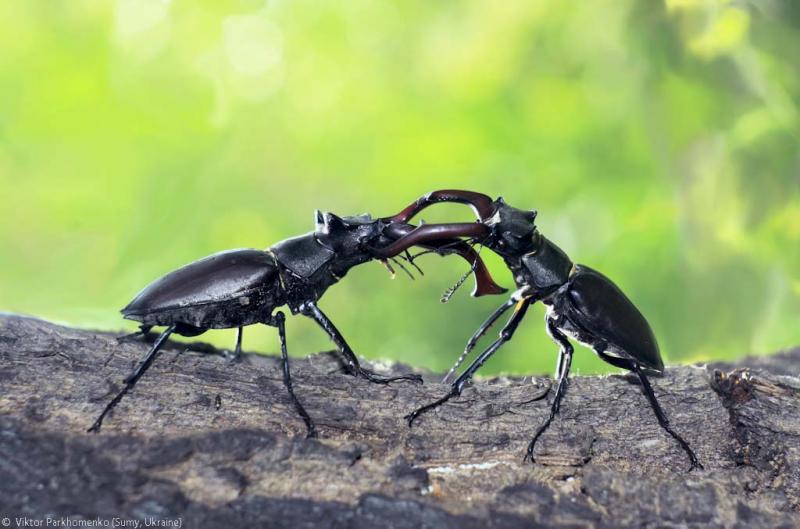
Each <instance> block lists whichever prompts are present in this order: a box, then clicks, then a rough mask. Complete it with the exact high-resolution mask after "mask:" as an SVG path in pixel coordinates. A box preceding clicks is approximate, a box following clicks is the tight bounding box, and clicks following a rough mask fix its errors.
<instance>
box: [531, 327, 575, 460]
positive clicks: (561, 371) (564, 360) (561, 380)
mask: <svg viewBox="0 0 800 529" xmlns="http://www.w3.org/2000/svg"><path fill="white" fill-rule="evenodd" d="M547 334H549V335H550V337H551V338H552V339H553V341H554V342H556V343H557V344H558V345H559V346H560V347H561V349H560V351H559V353H558V370H557V374H558V386H557V387H556V394H555V396H554V397H553V405H552V406H551V407H550V416H549V417H548V418H547V420H546V421H545V422H544V424H543V425H541V426H540V427H539V429H538V430H536V433H535V434H534V436H533V439H531V442H530V443H529V444H528V451H527V453H526V454H525V458H524V460H527V459H530V460H531V463H534V462H535V459H534V457H533V449H534V447H535V446H536V441H538V440H539V437H540V436H541V435H542V434H543V433H544V431H545V430H547V428H548V427H549V426H550V423H551V422H553V417H555V416H556V414H557V413H558V412H559V410H560V408H561V399H562V398H563V397H564V393H565V392H566V390H567V381H568V379H569V368H570V366H571V365H572V353H573V351H574V349H573V347H572V344H571V343H569V340H568V339H567V337H566V336H565V335H564V333H562V332H561V331H559V330H558V328H557V327H556V324H555V323H554V322H553V320H552V319H550V318H548V319H547Z"/></svg>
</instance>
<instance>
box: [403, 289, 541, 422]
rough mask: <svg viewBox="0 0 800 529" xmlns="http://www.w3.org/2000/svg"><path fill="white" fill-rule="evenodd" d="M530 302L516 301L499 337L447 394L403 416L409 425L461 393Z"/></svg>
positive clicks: (510, 332) (510, 333)
mask: <svg viewBox="0 0 800 529" xmlns="http://www.w3.org/2000/svg"><path fill="white" fill-rule="evenodd" d="M531 303H532V300H531V298H523V299H521V300H519V301H517V306H516V308H515V309H514V313H513V314H512V315H511V317H510V318H509V319H508V323H506V325H505V326H504V327H503V330H501V331H500V337H499V338H498V339H497V340H495V341H494V342H492V345H490V346H489V347H488V348H487V349H486V350H485V351H484V352H482V353H481V355H480V356H479V357H478V358H476V359H475V360H474V361H473V362H472V363H471V364H470V365H469V367H468V368H467V369H466V370H465V371H464V372H463V373H462V374H461V376H459V377H458V378H457V379H456V381H455V382H453V385H452V386H450V391H449V392H448V393H447V395H445V396H444V397H442V398H440V399H439V400H437V401H434V402H432V403H430V404H426V405H425V406H422V407H421V408H418V409H416V410H415V411H413V412H411V413H409V414H408V415H406V416H405V417H404V418H405V419H406V421H408V426H409V427H411V426H413V425H414V421H415V420H416V419H417V418H418V417H419V416H420V415H422V414H423V413H426V412H428V411H430V410H432V409H434V408H438V407H439V406H441V405H442V404H444V403H445V402H447V401H448V400H450V399H452V398H453V397H458V396H459V395H461V391H462V390H463V389H464V385H465V384H466V383H467V382H468V381H469V380H470V379H471V378H472V377H473V375H475V372H476V371H477V370H478V369H480V368H481V366H482V365H483V364H484V363H486V361H487V360H488V359H489V358H490V357H491V356H492V355H493V354H494V353H495V352H496V351H497V350H498V349H499V348H500V346H501V345H503V344H504V343H506V342H508V341H509V340H511V338H512V337H513V336H514V331H516V330H517V327H518V326H519V323H520V322H521V321H522V318H524V317H525V313H526V312H527V311H528V307H529V306H530V304H531ZM503 307H505V305H503V306H502V307H501V308H500V309H498V311H497V312H500V311H502V312H505V310H504V309H503ZM502 312H500V314H502ZM495 314H496V313H495ZM493 316H494V315H493ZM498 317H499V316H498ZM491 319H492V318H490V320H491ZM495 319H496V318H495Z"/></svg>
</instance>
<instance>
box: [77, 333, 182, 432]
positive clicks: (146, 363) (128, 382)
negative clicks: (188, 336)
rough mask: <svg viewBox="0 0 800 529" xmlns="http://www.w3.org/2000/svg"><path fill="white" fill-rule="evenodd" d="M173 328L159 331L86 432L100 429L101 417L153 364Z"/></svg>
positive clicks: (112, 407)
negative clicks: (137, 363)
mask: <svg viewBox="0 0 800 529" xmlns="http://www.w3.org/2000/svg"><path fill="white" fill-rule="evenodd" d="M174 330H175V325H170V326H169V327H167V328H166V330H164V332H162V333H161V336H159V337H158V339H156V341H155V342H154V343H153V345H152V346H151V347H150V350H149V351H148V352H147V354H146V355H145V357H144V360H142V362H141V363H140V364H139V365H138V366H137V367H136V369H134V370H133V373H131V374H130V375H128V376H127V377H126V378H125V380H124V382H125V386H124V387H123V388H122V389H121V390H120V392H119V393H117V395H116V396H115V397H114V398H113V399H112V400H111V402H109V403H108V404H107V405H106V407H105V409H104V410H103V413H101V414H100V416H99V417H97V420H95V421H94V424H92V425H91V426H90V427H89V429H88V430H87V432H92V433H97V432H99V431H100V427H101V426H102V425H103V419H105V417H106V415H108V413H109V412H110V411H111V410H113V409H114V407H115V406H116V405H117V404H119V401H120V400H122V397H123V396H125V394H126V393H127V392H128V391H130V390H131V389H133V386H134V385H136V382H137V381H138V380H139V379H140V378H141V377H142V375H144V372H145V371H147V369H148V368H149V367H150V366H151V365H152V364H153V361H154V360H155V359H156V356H157V355H158V352H159V350H160V349H161V347H162V346H163V345H164V344H165V343H166V341H167V338H169V335H170V334H172V332H173V331H174Z"/></svg>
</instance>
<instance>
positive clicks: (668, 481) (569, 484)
mask: <svg viewBox="0 0 800 529" xmlns="http://www.w3.org/2000/svg"><path fill="white" fill-rule="evenodd" d="M509 347H513V344H512V345H511V346H509ZM192 348H193V349H197V348H199V349H201V350H202V352H196V351H192V350H187V346H186V345H185V344H179V343H175V342H170V344H169V345H168V346H167V348H166V349H165V350H164V353H163V354H162V356H161V357H159V358H158V359H157V361H156V363H155V364H154V366H153V368H152V369H151V370H150V372H148V374H147V375H146V376H145V377H144V378H143V379H142V381H141V382H140V383H139V384H138V385H137V386H136V388H135V389H134V390H133V392H131V393H130V394H128V395H127V396H126V398H125V399H123V401H122V403H121V404H120V405H119V406H118V408H117V410H116V412H115V413H114V414H112V415H111V416H110V417H109V418H108V419H107V421H106V423H105V425H104V428H103V431H102V432H101V433H100V434H97V435H92V434H88V433H86V428H87V427H88V426H89V425H90V424H91V422H92V420H93V419H94V418H95V416H96V415H97V414H98V413H99V412H100V411H101V409H102V408H103V406H104V405H105V404H106V402H108V400H109V399H110V398H111V396H112V392H114V391H116V390H117V389H118V388H119V387H120V384H121V381H122V379H123V378H124V377H125V375H127V374H128V372H129V371H130V370H131V368H132V367H133V366H134V365H135V363H136V362H137V360H138V359H140V357H141V356H142V355H143V354H144V352H145V351H146V350H147V345H146V344H145V343H144V342H142V341H131V342H127V343H122V344H118V343H117V341H116V339H115V335H113V334H108V333H101V332H90V331H84V330H77V329H71V328H66V327H61V326H58V325H54V324H51V323H46V322H43V321H40V320H35V319H31V318H22V317H14V316H0V358H1V359H2V360H1V362H2V363H1V364H0V392H1V394H0V511H2V515H3V516H24V515H26V516H29V517H31V518H38V519H43V518H44V517H46V516H48V515H49V516H51V517H53V516H54V517H59V516H71V517H73V518H81V517H82V518H96V517H97V518H99V519H109V520H110V519H112V518H123V519H124V518H129V519H159V520H162V521H170V520H181V523H182V526H183V527H205V528H209V527H231V526H233V527H235V526H242V525H244V524H249V523H253V524H258V525H259V526H261V527H292V528H302V527H337V528H338V527H341V528H362V527H363V528H377V527H397V528H400V527H409V528H412V527H413V528H416V527H431V528H433V527H436V528H449V527H453V528H459V529H461V528H471V527H475V528H486V527H532V526H537V524H538V525H542V526H548V527H623V526H647V527H800V522H798V517H800V512H798V511H800V464H799V463H800V379H798V378H796V375H797V373H798V372H800V350H796V351H793V352H788V353H784V354H779V355H775V356H771V357H768V358H754V359H747V360H743V361H742V362H741V364H727V365H722V364H720V365H717V366H702V367H700V366H682V367H670V368H669V369H668V372H667V375H666V376H664V377H662V378H659V379H653V384H654V387H655V391H656V394H657V395H658V397H659V399H660V401H661V403H662V405H663V406H664V408H665V409H666V411H667V413H668V415H669V416H670V418H671V420H672V424H673V426H674V428H675V429H676V430H677V431H678V432H680V433H681V434H682V435H683V436H684V437H685V438H686V439H687V441H688V442H689V443H690V444H691V445H692V446H693V447H694V449H695V451H696V452H697V455H698V457H699V458H700V460H701V462H702V463H703V465H705V470H703V471H697V472H692V473H687V472H686V469H687V467H688V463H687V458H686V455H685V454H684V453H683V452H682V451H681V449H680V448H679V446H678V445H677V443H675V442H674V441H673V440H672V439H671V438H670V437H668V436H667V435H666V434H665V432H664V431H663V430H661V429H660V428H659V427H658V424H657V423H656V420H655V417H654V416H653V413H652V411H651V410H650V408H649V407H648V405H647V403H646V401H645V398H644V396H643V394H642V393H641V390H640V387H639V385H638V384H637V383H636V381H635V380H634V379H632V378H631V377H629V376H621V375H611V376H606V377H574V378H573V379H572V383H571V385H570V388H569V391H568V393H567V397H566V399H565V401H564V403H563V406H562V409H561V417H560V419H557V420H556V421H554V423H553V426H552V427H551V429H550V430H549V431H548V432H547V433H546V434H545V435H544V436H543V437H542V439H541V441H540V443H539V445H538V449H537V452H538V460H537V464H536V465H530V464H522V456H523V453H524V450H525V447H526V445H527V443H528V441H529V439H530V436H531V434H532V433H533V431H534V430H535V428H536V427H537V425H539V424H541V422H542V421H543V420H544V418H545V417H546V414H547V413H548V411H549V405H550V399H551V398H552V392H548V389H549V387H550V380H549V379H547V378H542V377H536V378H533V379H531V378H525V379H519V378H506V377H501V378H492V379H485V380H479V381H477V382H476V383H474V384H473V385H472V386H471V387H469V388H467V389H466V390H465V392H464V395H463V396H462V397H461V398H459V399H456V400H454V401H452V403H450V404H448V405H446V406H444V407H443V408H441V409H440V410H439V411H437V412H434V413H431V414H428V415H425V416H423V417H422V419H421V420H420V421H419V423H418V425H416V426H415V427H414V428H413V429H409V428H408V427H407V426H406V424H405V423H404V421H403V415H405V414H406V413H408V412H409V411H411V410H412V409H414V408H415V407H416V406H418V405H420V404H423V403H426V402H428V401H430V400H431V399H433V398H436V397H438V396H441V395H442V394H443V393H444V392H445V386H443V385H441V384H439V383H438V380H439V378H440V377H439V376H433V375H428V374H426V375H425V379H426V380H425V384H424V385H423V386H418V385H413V384H393V385H390V386H379V385H375V384H370V383H368V382H366V381H364V380H361V379H355V378H352V377H350V376H347V375H344V374H342V373H341V370H340V369H339V368H340V366H339V364H338V362H337V360H336V356H335V355H332V354H320V355H314V356H312V357H309V358H305V359H296V360H294V361H293V373H294V379H295V390H296V392H297V394H298V396H299V398H300V399H301V400H302V401H303V402H304V404H305V406H306V408H307V409H308V411H309V413H310V414H311V415H312V416H313V417H314V418H315V420H316V422H317V425H318V427H319V429H320V434H321V435H320V439H319V440H308V439H305V438H304V427H303V423H302V421H301V420H300V419H299V418H298V417H297V415H296V414H295V412H294V410H293V409H292V408H291V407H290V405H289V401H288V398H287V395H286V391H285V389H284V387H283V385H282V381H281V373H280V369H279V363H278V360H277V358H276V357H271V356H259V355H251V354H246V355H245V356H244V358H243V359H242V361H240V362H238V363H231V362H229V361H227V360H225V359H223V358H222V357H221V356H220V355H216V354H209V353H213V352H215V350H214V349H213V348H210V347H208V346H203V347H195V346H192ZM373 367H375V368H376V369H378V370H380V371H385V372H395V373H399V372H402V371H406V370H408V367H407V366H397V365H393V366H388V365H377V366H373ZM11 522H12V523H11V526H12V527H13V526H14V520H13V519H12V521H11Z"/></svg>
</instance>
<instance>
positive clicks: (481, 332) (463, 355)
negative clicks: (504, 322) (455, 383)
mask: <svg viewBox="0 0 800 529" xmlns="http://www.w3.org/2000/svg"><path fill="white" fill-rule="evenodd" d="M514 303H516V300H515V299H514V298H510V299H509V300H508V301H506V302H505V303H503V304H502V305H500V307H499V308H498V309H497V310H496V311H494V312H493V313H492V315H491V316H489V317H488V318H487V319H486V321H485V322H483V324H482V325H481V326H480V327H478V330H477V331H475V334H473V335H472V338H470V339H469V341H468V342H467V345H466V347H464V352H463V353H461V356H459V357H458V360H456V363H455V364H454V365H453V367H451V368H450V371H448V372H447V374H446V375H445V376H444V378H443V379H442V384H447V382H448V381H449V380H450V377H451V376H453V373H455V372H456V369H458V368H459V367H460V366H461V364H462V363H463V362H464V359H466V358H467V356H468V355H469V354H470V353H471V352H472V350H473V349H474V348H475V346H476V345H477V344H478V340H480V339H481V337H482V336H483V335H484V334H486V332H487V331H488V330H489V328H490V327H491V326H492V325H494V323H495V322H496V321H497V320H498V319H499V318H500V316H502V315H503V314H505V313H506V311H508V309H510V308H511V307H513V306H514Z"/></svg>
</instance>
